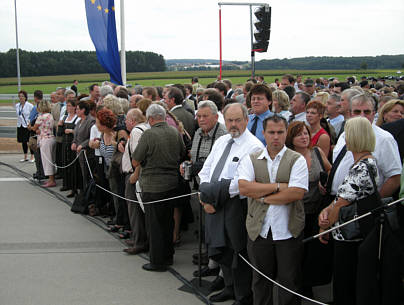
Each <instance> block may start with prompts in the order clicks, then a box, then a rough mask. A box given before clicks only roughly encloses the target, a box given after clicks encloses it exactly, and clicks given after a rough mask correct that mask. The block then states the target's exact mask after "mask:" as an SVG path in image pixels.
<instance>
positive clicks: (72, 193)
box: [66, 192, 76, 198]
mask: <svg viewBox="0 0 404 305" xmlns="http://www.w3.org/2000/svg"><path fill="white" fill-rule="evenodd" d="M74 196H76V193H75V192H71V193H70V194H68V195H67V196H66V197H67V198H73V197H74Z"/></svg>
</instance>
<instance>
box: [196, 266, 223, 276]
mask: <svg viewBox="0 0 404 305" xmlns="http://www.w3.org/2000/svg"><path fill="white" fill-rule="evenodd" d="M219 271H220V268H219V267H217V268H214V269H210V268H209V267H208V266H206V267H203V268H201V277H205V276H216V275H218V274H219ZM193 275H194V277H199V270H195V271H194V273H193Z"/></svg>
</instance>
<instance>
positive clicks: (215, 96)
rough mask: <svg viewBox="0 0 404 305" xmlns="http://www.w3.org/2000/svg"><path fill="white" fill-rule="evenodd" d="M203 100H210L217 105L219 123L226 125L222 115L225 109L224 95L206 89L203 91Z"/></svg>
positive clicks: (214, 90)
mask: <svg viewBox="0 0 404 305" xmlns="http://www.w3.org/2000/svg"><path fill="white" fill-rule="evenodd" d="M202 100H203V101H207V100H209V101H212V102H214V103H215V105H216V107H217V110H218V113H217V114H218V115H219V118H218V121H219V123H221V124H224V118H223V114H222V109H223V107H224V97H223V95H221V94H220V93H219V92H218V91H217V90H216V89H212V88H211V89H206V90H205V91H203V95H202Z"/></svg>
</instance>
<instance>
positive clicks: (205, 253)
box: [192, 252, 208, 260]
mask: <svg viewBox="0 0 404 305" xmlns="http://www.w3.org/2000/svg"><path fill="white" fill-rule="evenodd" d="M198 257H199V253H194V254H192V259H193V260H197V259H198ZM204 257H208V253H207V252H203V253H202V259H203V258H204Z"/></svg>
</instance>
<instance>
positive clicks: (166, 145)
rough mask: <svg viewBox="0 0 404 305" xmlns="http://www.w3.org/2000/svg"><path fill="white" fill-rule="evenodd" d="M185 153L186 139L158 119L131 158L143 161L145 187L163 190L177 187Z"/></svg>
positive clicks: (141, 182)
mask: <svg viewBox="0 0 404 305" xmlns="http://www.w3.org/2000/svg"><path fill="white" fill-rule="evenodd" d="M185 155H186V151H185V145H184V142H183V140H182V137H181V135H180V134H179V132H178V131H177V130H176V129H175V128H174V127H172V126H169V125H168V124H167V123H166V122H159V123H156V124H154V125H153V126H152V127H151V128H150V129H148V130H146V131H145V132H144V133H143V135H142V136H141V137H140V140H139V143H138V145H137V146H136V149H135V151H134V152H133V154H132V159H133V160H136V161H138V162H140V164H141V174H140V186H141V187H142V191H143V192H149V193H161V192H166V191H169V190H173V189H175V188H176V187H177V186H178V181H179V180H178V179H179V170H178V168H179V165H180V163H181V162H182V160H183V159H184V158H185Z"/></svg>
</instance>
